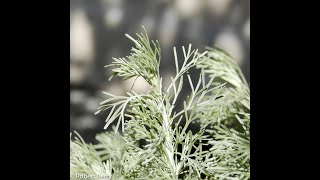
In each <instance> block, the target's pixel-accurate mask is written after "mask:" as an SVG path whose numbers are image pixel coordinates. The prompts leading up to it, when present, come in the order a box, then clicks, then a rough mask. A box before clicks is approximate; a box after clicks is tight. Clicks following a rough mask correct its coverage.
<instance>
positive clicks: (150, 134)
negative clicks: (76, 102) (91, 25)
mask: <svg viewBox="0 0 320 180" xmlns="http://www.w3.org/2000/svg"><path fill="white" fill-rule="evenodd" d="M126 36H127V37H128V38H129V39H130V40H131V41H132V42H133V43H134V47H132V49H131V50H132V53H131V54H130V56H126V57H123V58H113V60H114V61H113V62H112V64H110V65H108V66H107V67H113V70H112V71H113V74H112V76H111V78H112V77H113V76H119V77H122V78H123V79H129V78H137V77H142V78H144V79H145V80H146V82H148V83H149V85H150V90H149V91H148V92H147V93H144V94H138V93H136V92H134V91H132V90H131V91H130V92H128V93H127V95H126V96H117V95H113V94H110V93H108V92H103V93H104V94H105V95H107V96H109V98H108V99H106V100H105V101H103V102H101V103H100V107H99V109H98V111H97V112H96V113H102V112H104V111H106V110H109V111H108V112H109V114H108V115H107V118H106V125H105V127H104V129H106V128H107V127H109V126H110V125H111V123H114V124H115V126H113V130H114V131H112V132H104V133H102V134H98V135H97V136H96V139H97V140H98V141H99V144H95V145H92V144H86V143H85V142H84V141H83V140H82V139H81V137H80V136H79V135H78V134H77V136H76V137H75V140H72V138H70V143H71V145H70V153H71V154H70V163H71V165H70V167H71V171H70V172H71V177H72V178H75V179H77V177H79V174H82V175H87V176H89V175H91V176H92V177H93V179H94V178H96V179H99V178H100V179H103V178H104V179H114V180H121V179H250V89H249V86H248V84H247V82H246V79H245V78H244V76H243V74H242V72H241V69H240V68H239V66H238V65H237V64H236V63H235V62H234V61H233V60H232V58H231V57H230V56H229V55H227V54H226V53H225V52H223V51H222V50H219V49H212V48H207V51H205V52H202V53H200V52H199V51H198V50H194V49H192V46H191V44H190V45H189V46H188V48H185V47H182V52H183V57H179V58H178V57H177V52H176V48H175V47H174V48H173V53H174V61H175V66H176V74H175V77H172V78H171V84H170V85H169V86H168V87H163V86H162V77H160V72H159V71H160V69H159V65H160V57H161V56H160V55H161V51H160V45H159V42H158V41H150V40H149V38H148V35H147V33H146V31H145V33H141V34H136V36H137V38H136V39H135V38H133V37H132V36H130V35H128V34H126ZM179 59H183V61H181V60H180V61H179ZM181 63H182V64H181ZM192 68H196V69H199V71H201V72H200V74H199V76H197V77H191V76H190V75H189V73H188V72H189V70H190V69H192ZM111 78H110V79H111ZM185 78H186V80H187V82H189V83H188V84H185V83H184V79H185ZM110 79H109V80H110ZM186 86H189V87H190V88H191V92H190V95H189V96H188V97H187V98H186V99H185V100H184V101H183V108H178V107H177V103H178V102H177V101H178V97H179V95H180V96H181V90H182V88H184V87H186ZM192 123H198V124H199V125H200V126H199V127H200V129H199V130H198V131H197V132H193V131H191V130H190V126H191V124H192ZM77 175H78V176H77ZM102 176H103V177H102ZM101 177H102V178H101ZM78 179H80V178H78Z"/></svg>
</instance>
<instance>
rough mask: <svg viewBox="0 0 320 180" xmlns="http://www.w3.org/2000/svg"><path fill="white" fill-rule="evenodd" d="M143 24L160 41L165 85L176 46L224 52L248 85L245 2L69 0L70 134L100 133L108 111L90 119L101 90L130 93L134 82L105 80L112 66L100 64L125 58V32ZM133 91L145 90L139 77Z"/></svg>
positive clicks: (247, 12)
mask: <svg viewBox="0 0 320 180" xmlns="http://www.w3.org/2000/svg"><path fill="white" fill-rule="evenodd" d="M142 25H143V26H144V27H145V28H146V30H147V32H148V35H149V38H150V39H153V40H159V42H160V46H161V51H162V54H161V67H160V71H161V75H162V77H163V78H164V85H166V84H168V83H169V82H170V77H171V76H174V72H175V66H174V58H173V50H172V48H173V47H174V46H176V47H177V51H178V56H179V55H180V57H182V56H181V54H180V53H181V52H182V50H181V47H182V46H188V44H189V43H192V47H193V48H196V49H199V50H200V51H204V47H205V46H217V47H220V48H222V49H224V50H225V51H227V52H228V53H229V54H230V55H231V56H233V58H234V59H235V60H236V61H237V62H238V64H239V65H240V66H241V68H242V70H243V72H244V74H245V76H246V78H247V81H248V83H250V1H249V0H241V1H239V0H157V1H151V0H70V132H73V131H74V130H76V131H77V132H79V133H80V134H81V136H82V137H83V138H84V140H85V141H86V142H94V137H95V135H96V133H99V132H102V131H104V129H103V127H104V125H105V118H106V117H107V115H108V114H107V113H108V112H104V113H102V114H99V115H94V112H95V111H96V110H97V108H98V106H99V102H100V101H102V100H104V99H105V98H106V97H105V96H104V95H103V94H102V93H101V92H102V91H108V92H111V93H113V94H116V95H122V94H125V93H126V92H127V91H129V90H130V89H131V86H132V83H133V81H134V80H133V79H132V80H131V79H130V80H127V81H122V80H121V79H119V78H114V79H113V80H112V81H110V82H108V78H109V77H110V75H111V68H104V66H105V65H107V64H110V63H111V62H112V57H117V58H118V57H124V56H127V55H129V53H130V49H131V47H132V45H133V44H132V43H131V41H130V40H129V39H128V38H126V37H125V33H128V34H130V35H131V36H133V37H135V33H140V32H143V29H142V27H141V26H142ZM180 60H181V61H182V60H183V59H182V58H180ZM191 75H193V74H191ZM193 76H195V77H198V74H194V75H193ZM133 90H135V91H136V92H146V91H147V90H148V84H147V83H146V82H145V81H144V80H143V79H140V78H138V80H137V81H136V83H135V86H134V88H133ZM187 91H188V90H187V89H186V90H185V91H184V93H185V94H186V93H188V92H187Z"/></svg>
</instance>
